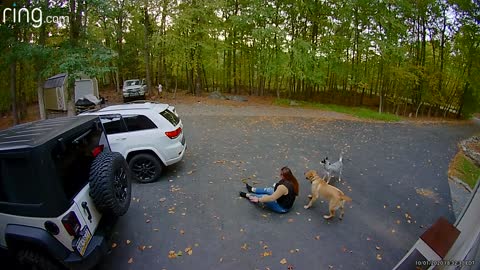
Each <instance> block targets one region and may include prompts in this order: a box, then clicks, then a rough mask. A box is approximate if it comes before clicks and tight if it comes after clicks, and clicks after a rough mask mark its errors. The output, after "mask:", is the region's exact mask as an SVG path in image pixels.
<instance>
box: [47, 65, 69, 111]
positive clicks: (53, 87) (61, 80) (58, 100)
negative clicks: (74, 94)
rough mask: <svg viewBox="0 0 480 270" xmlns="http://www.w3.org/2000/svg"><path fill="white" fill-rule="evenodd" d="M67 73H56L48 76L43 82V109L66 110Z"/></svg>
mask: <svg viewBox="0 0 480 270" xmlns="http://www.w3.org/2000/svg"><path fill="white" fill-rule="evenodd" d="M67 85H68V75H67V74H66V73H61V74H57V75H55V76H53V77H50V78H48V79H47V80H46V81H45V83H44V84H43V98H44V101H45V109H47V110H55V111H66V110H67V101H68V91H67Z"/></svg>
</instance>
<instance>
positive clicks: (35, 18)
mask: <svg viewBox="0 0 480 270" xmlns="http://www.w3.org/2000/svg"><path fill="white" fill-rule="evenodd" d="M2 15H3V18H2V22H3V23H6V22H7V21H12V22H13V23H20V22H27V23H31V24H32V26H33V27H35V28H39V27H41V26H42V24H43V23H55V24H57V25H66V24H68V19H69V17H68V16H46V17H45V19H44V17H43V12H42V10H41V9H40V8H38V7H37V8H32V9H28V8H25V7H22V8H17V4H16V3H13V5H12V8H8V7H7V8H5V9H4V10H3V12H2Z"/></svg>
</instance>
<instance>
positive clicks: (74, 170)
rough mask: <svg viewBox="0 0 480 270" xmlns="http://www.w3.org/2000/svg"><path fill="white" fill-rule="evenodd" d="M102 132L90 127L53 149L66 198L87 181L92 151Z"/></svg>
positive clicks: (53, 156)
mask: <svg viewBox="0 0 480 270" xmlns="http://www.w3.org/2000/svg"><path fill="white" fill-rule="evenodd" d="M102 133H103V132H102V130H101V129H91V130H89V131H87V132H85V133H83V134H79V135H78V137H76V138H71V139H70V140H68V141H66V142H65V143H62V144H58V145H57V146H56V147H55V148H54V149H53V151H52V158H53V161H54V164H55V169H56V172H57V175H58V177H59V178H60V181H61V183H62V187H63V189H64V191H65V195H66V196H67V199H69V200H70V199H72V198H73V197H74V196H75V195H76V194H77V193H78V192H79V191H80V190H81V189H82V188H83V187H84V186H85V185H86V184H87V183H88V180H89V176H90V166H91V164H92V161H93V159H94V156H93V152H92V151H93V150H94V148H95V147H97V146H98V145H99V142H100V139H101V137H102Z"/></svg>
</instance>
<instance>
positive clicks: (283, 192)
mask: <svg viewBox="0 0 480 270" xmlns="http://www.w3.org/2000/svg"><path fill="white" fill-rule="evenodd" d="M287 194H288V188H287V187H286V186H284V185H279V186H278V187H277V190H275V192H274V193H273V194H272V195H267V196H263V197H261V198H259V199H258V202H273V201H276V200H278V198H280V197H282V196H283V195H287Z"/></svg>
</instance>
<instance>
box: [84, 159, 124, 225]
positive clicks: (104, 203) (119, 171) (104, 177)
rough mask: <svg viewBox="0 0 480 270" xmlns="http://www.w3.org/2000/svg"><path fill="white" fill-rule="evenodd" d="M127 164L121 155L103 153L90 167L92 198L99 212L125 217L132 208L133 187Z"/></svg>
mask: <svg viewBox="0 0 480 270" xmlns="http://www.w3.org/2000/svg"><path fill="white" fill-rule="evenodd" d="M131 185H132V184H131V182H130V171H129V169H128V165H127V162H126V161H125V159H124V158H123V156H122V155H121V154H120V153H116V152H103V153H100V155H98V156H97V157H96V158H95V160H94V161H93V162H92V166H91V167H90V197H92V199H93V202H94V203H95V206H96V207H97V209H98V210H99V211H101V212H102V213H105V214H113V215H114V216H117V217H118V216H122V215H124V214H125V213H126V212H127V210H128V207H129V206H130V200H131V196H132V186H131Z"/></svg>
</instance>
